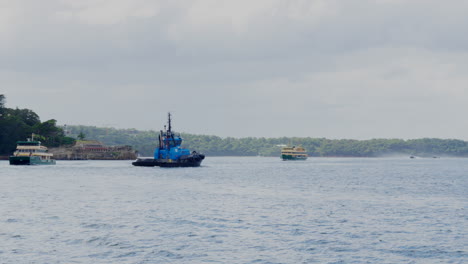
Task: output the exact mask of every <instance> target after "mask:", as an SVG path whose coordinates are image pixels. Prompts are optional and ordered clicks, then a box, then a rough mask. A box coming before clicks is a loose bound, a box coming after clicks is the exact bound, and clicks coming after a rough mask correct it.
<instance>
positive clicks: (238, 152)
mask: <svg viewBox="0 0 468 264" xmlns="http://www.w3.org/2000/svg"><path fill="white" fill-rule="evenodd" d="M5 102H6V97H5V95H3V94H0V159H2V158H3V159H5V158H8V155H10V154H11V153H12V152H13V151H14V150H15V148H16V141H19V140H25V139H27V138H28V137H31V135H32V134H35V139H37V140H40V141H41V142H42V143H43V145H45V146H47V147H49V148H61V149H62V150H63V149H65V150H64V153H63V155H66V156H67V158H76V157H78V156H79V155H78V156H77V155H75V154H74V153H75V152H76V151H81V150H80V149H78V150H77V149H73V148H74V146H75V147H76V143H77V140H84V139H86V140H97V141H100V142H102V143H104V144H105V145H107V146H109V147H106V146H104V147H102V146H101V147H99V148H100V149H101V150H102V152H105V153H101V154H100V155H104V156H105V157H104V158H106V159H107V158H118V159H123V158H130V156H131V155H133V154H131V153H133V149H134V150H136V151H137V152H138V154H139V155H141V156H152V155H153V151H154V148H155V147H156V146H157V141H158V132H157V131H139V130H136V129H116V128H111V127H95V126H82V125H73V126H58V125H57V121H56V120H55V119H50V120H47V121H44V122H42V121H41V120H40V118H39V116H38V115H37V114H36V113H35V112H34V111H32V110H29V109H19V108H15V109H13V108H7V107H6V106H5ZM181 134H182V137H183V138H184V142H183V144H182V147H183V148H188V149H192V150H196V151H197V152H201V153H204V154H205V155H207V156H276V157H279V156H280V150H281V147H280V146H281V145H285V144H291V145H296V146H299V145H300V146H302V147H304V148H305V149H306V151H307V152H308V154H309V156H311V157H385V156H392V155H406V156H420V157H468V142H467V141H463V140H458V139H438V138H422V139H409V140H403V139H370V140H353V139H326V138H311V137H305V138H304V137H281V138H263V137H261V138H258V137H247V138H233V137H227V138H221V137H218V136H209V135H193V134H188V133H181ZM78 143H79V141H78ZM78 147H79V146H78ZM91 149H92V148H91ZM70 151H71V152H70ZM74 151H75V152H74ZM90 151H92V150H90ZM127 152H128V153H127ZM70 153H71V154H70ZM77 153H78V152H77ZM81 154H83V153H81V152H80V155H81ZM124 154H125V155H124ZM127 154H129V155H127ZM96 155H97V154H96ZM89 156H90V155H88V156H87V158H89ZM80 157H81V156H80Z"/></svg>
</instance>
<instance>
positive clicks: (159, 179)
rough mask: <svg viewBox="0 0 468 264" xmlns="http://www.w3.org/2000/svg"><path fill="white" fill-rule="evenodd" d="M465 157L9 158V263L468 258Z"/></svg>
mask: <svg viewBox="0 0 468 264" xmlns="http://www.w3.org/2000/svg"><path fill="white" fill-rule="evenodd" d="M467 171H468V162H467V161H466V160H465V159H408V158H406V159H397V158H393V159H354V158H347V159H338V158H336V159H335V158H310V159H308V160H307V161H300V162H284V161H281V160H279V158H260V157H252V158H231V157H229V158H227V157H226V158H210V157H209V158H207V159H206V160H205V161H204V163H203V164H202V167H200V168H175V169H163V168H140V167H133V166H132V165H131V162H130V161H58V162H57V165H56V166H35V167H27V166H26V167H22V166H9V165H8V162H5V161H1V162H0V180H1V184H0V212H1V215H0V241H1V242H0V245H1V247H0V259H1V261H0V262H1V263H19V262H18V261H20V262H21V263H206V262H212V263H463V262H465V261H467V259H468V252H467V246H468V245H467V244H468V242H467V238H466V226H467V220H468V217H467V212H466V210H467V205H468V202H467V190H468V180H467V177H466V172H467Z"/></svg>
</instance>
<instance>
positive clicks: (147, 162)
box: [132, 154, 205, 168]
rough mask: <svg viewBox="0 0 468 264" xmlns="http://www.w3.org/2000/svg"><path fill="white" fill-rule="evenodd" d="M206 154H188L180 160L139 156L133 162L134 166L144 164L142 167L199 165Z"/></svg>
mask: <svg viewBox="0 0 468 264" xmlns="http://www.w3.org/2000/svg"><path fill="white" fill-rule="evenodd" d="M204 158H205V155H203V154H199V155H197V156H192V155H191V156H188V157H182V158H180V159H178V160H170V159H152V158H139V159H137V160H136V161H134V162H132V165H133V166H142V167H155V166H159V167H166V168H174V167H199V166H200V164H201V162H202V161H203V159H204Z"/></svg>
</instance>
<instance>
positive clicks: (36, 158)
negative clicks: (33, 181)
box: [9, 135, 55, 165]
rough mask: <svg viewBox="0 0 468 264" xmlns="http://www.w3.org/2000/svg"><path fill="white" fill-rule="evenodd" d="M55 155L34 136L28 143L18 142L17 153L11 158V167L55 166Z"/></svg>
mask: <svg viewBox="0 0 468 264" xmlns="http://www.w3.org/2000/svg"><path fill="white" fill-rule="evenodd" d="M52 157H53V154H52V153H49V152H48V149H47V147H45V146H41V142H40V141H34V135H33V137H32V138H31V139H28V140H27V141H18V142H17V146H16V151H15V152H14V153H13V155H12V156H10V157H9V161H10V165H55V160H54V159H53V158H52Z"/></svg>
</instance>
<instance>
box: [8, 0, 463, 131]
mask: <svg viewBox="0 0 468 264" xmlns="http://www.w3.org/2000/svg"><path fill="white" fill-rule="evenodd" d="M467 10H468V1H466V0H446V1H440V0H235V1H234V0H192V1H190V0H184V1H182V0H153V1H149V0H80V1H76V0H41V1H37V0H15V1H9V0H0V94H5V96H6V97H7V107H19V108H29V109H32V110H34V111H35V112H36V113H38V114H39V116H40V117H41V119H42V120H43V121H45V120H48V119H52V118H53V119H56V120H57V121H58V123H59V124H74V125H78V124H83V125H95V126H113V127H118V128H136V129H143V130H149V129H153V130H159V129H161V128H162V127H163V125H164V124H165V122H166V116H167V112H168V111H171V112H172V113H173V118H174V122H173V127H174V129H175V130H177V131H179V132H187V133H194V134H209V135H218V136H222V137H227V136H232V137H247V136H253V137H280V136H301V137H306V136H308V137H326V138H354V139H369V138H421V137H440V138H458V139H465V140H468V119H467V113H468V16H467V15H466V11H467Z"/></svg>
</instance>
